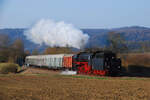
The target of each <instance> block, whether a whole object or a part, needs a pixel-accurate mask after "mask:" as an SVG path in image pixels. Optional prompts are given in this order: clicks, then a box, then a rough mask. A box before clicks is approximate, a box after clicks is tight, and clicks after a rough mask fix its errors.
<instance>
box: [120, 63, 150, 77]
mask: <svg viewBox="0 0 150 100" xmlns="http://www.w3.org/2000/svg"><path fill="white" fill-rule="evenodd" d="M122 73H123V75H124V76H129V77H150V67H145V66H139V65H129V66H128V67H123V68H122Z"/></svg>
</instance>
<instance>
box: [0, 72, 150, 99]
mask: <svg viewBox="0 0 150 100" xmlns="http://www.w3.org/2000/svg"><path fill="white" fill-rule="evenodd" d="M31 72H32V73H31ZM33 72H35V73H33ZM37 72H38V71H37V70H36V71H33V70H29V71H28V72H26V73H25V72H24V73H23V74H18V75H15V74H11V75H9V74H8V75H0V100H150V86H149V85H150V78H137V77H97V76H83V75H80V76H79V75H76V76H65V75H59V73H58V72H53V71H50V72H49V73H46V74H44V71H43V70H41V72H40V73H37ZM46 72H47V71H46ZM27 73H28V74H27Z"/></svg>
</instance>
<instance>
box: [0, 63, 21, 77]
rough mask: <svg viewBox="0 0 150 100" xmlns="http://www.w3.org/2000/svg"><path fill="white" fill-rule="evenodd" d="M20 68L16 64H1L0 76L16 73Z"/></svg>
mask: <svg viewBox="0 0 150 100" xmlns="http://www.w3.org/2000/svg"><path fill="white" fill-rule="evenodd" d="M19 68H20V66H19V65H18V64H14V63H0V74H8V73H16V72H17V71H18V69H19Z"/></svg>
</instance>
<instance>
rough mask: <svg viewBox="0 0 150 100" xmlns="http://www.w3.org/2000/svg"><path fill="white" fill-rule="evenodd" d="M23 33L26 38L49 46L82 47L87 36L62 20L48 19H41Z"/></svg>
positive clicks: (86, 40)
mask: <svg viewBox="0 0 150 100" xmlns="http://www.w3.org/2000/svg"><path fill="white" fill-rule="evenodd" d="M24 35H25V36H26V37H27V39H29V40H31V41H32V42H34V43H36V44H40V45H42V44H45V45H48V46H51V47H54V46H58V47H65V46H69V47H74V48H78V49H80V48H82V47H84V46H85V44H86V43H87V42H88V39H89V36H88V35H87V34H83V32H82V31H81V30H79V29H76V28H75V27H74V26H73V25H72V24H67V23H65V22H63V21H61V22H55V21H53V20H50V19H42V20H40V21H39V22H37V24H35V25H34V26H33V27H32V28H31V29H29V30H27V31H26V32H25V33H24Z"/></svg>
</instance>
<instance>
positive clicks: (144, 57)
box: [119, 53, 150, 77]
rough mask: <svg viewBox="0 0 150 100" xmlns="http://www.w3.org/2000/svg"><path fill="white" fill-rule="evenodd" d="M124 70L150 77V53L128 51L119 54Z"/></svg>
mask: <svg viewBox="0 0 150 100" xmlns="http://www.w3.org/2000/svg"><path fill="white" fill-rule="evenodd" d="M119 57H121V59H122V66H123V68H124V71H127V72H128V73H129V74H135V75H133V76H145V77H150V53H129V54H121V55H119Z"/></svg>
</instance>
